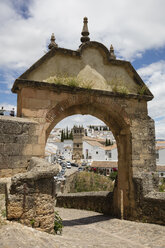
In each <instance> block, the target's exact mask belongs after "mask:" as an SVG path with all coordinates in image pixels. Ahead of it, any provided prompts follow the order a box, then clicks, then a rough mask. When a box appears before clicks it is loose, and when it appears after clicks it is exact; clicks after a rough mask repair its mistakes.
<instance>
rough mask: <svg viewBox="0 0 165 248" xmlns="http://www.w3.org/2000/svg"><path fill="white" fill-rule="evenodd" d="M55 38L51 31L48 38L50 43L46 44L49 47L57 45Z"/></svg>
mask: <svg viewBox="0 0 165 248" xmlns="http://www.w3.org/2000/svg"><path fill="white" fill-rule="evenodd" d="M55 40H56V38H55V36H54V33H52V35H51V39H50V44H49V46H48V48H49V49H52V48H53V47H58V45H57V44H56V42H55Z"/></svg>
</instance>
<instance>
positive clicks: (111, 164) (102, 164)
mask: <svg viewBox="0 0 165 248" xmlns="http://www.w3.org/2000/svg"><path fill="white" fill-rule="evenodd" d="M91 167H94V168H117V167H118V161H93V162H92V164H91Z"/></svg>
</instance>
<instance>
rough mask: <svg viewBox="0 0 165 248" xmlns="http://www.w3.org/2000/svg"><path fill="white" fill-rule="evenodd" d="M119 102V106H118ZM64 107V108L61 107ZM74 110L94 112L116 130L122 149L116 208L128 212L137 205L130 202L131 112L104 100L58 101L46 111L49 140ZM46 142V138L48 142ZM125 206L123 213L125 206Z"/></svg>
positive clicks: (114, 132) (115, 201) (119, 147)
mask: <svg viewBox="0 0 165 248" xmlns="http://www.w3.org/2000/svg"><path fill="white" fill-rule="evenodd" d="M114 106H115V107H114ZM60 109H61V111H59V110H60ZM74 114H82V115H86V114H90V115H92V116H94V117H96V118H98V119H100V120H101V121H103V122H104V123H105V124H106V125H107V126H108V127H109V128H110V129H111V131H112V133H113V135H114V137H115V139H116V144H117V150H118V184H117V187H116V188H115V191H114V212H115V214H116V215H118V216H121V215H124V216H127V215H128V213H129V212H130V209H131V208H132V207H133V206H131V204H130V200H129V199H131V198H132V196H131V190H130V188H131V187H132V164H131V162H132V161H131V131H130V124H129V120H128V118H127V113H126V112H125V111H124V110H123V109H121V107H120V106H117V104H116V103H114V102H113V104H112V105H111V106H108V108H106V107H105V105H104V104H103V103H98V102H95V103H94V102H92V103H87V104H85V103H84V101H83V103H82V104H80V103H79V101H78V103H77V104H76V103H74V104H73V105H70V106H68V105H65V108H64V104H63V102H62V103H61V104H60V103H58V108H57V107H53V108H52V109H51V110H49V111H48V112H47V114H46V119H47V124H46V126H47V129H46V140H47V137H48V136H49V134H50V132H51V130H52V129H53V127H54V126H56V125H57V123H58V122H60V121H61V120H62V119H64V118H66V117H68V116H71V115H74ZM45 144H46V142H45ZM123 206H124V210H123V212H122V213H121V208H123Z"/></svg>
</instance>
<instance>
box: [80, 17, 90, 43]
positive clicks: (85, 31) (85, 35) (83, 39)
mask: <svg viewBox="0 0 165 248" xmlns="http://www.w3.org/2000/svg"><path fill="white" fill-rule="evenodd" d="M81 34H82V37H81V42H82V43H84V42H87V41H90V38H89V37H88V35H89V31H88V18H87V17H84V26H83V29H82V32H81Z"/></svg>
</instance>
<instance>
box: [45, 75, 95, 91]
mask: <svg viewBox="0 0 165 248" xmlns="http://www.w3.org/2000/svg"><path fill="white" fill-rule="evenodd" d="M46 82H48V83H54V84H57V85H68V86H70V87H82V88H86V89H92V87H93V83H92V82H91V81H90V80H85V81H84V80H80V79H79V78H77V77H69V76H55V77H50V78H48V79H47V80H46Z"/></svg>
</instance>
